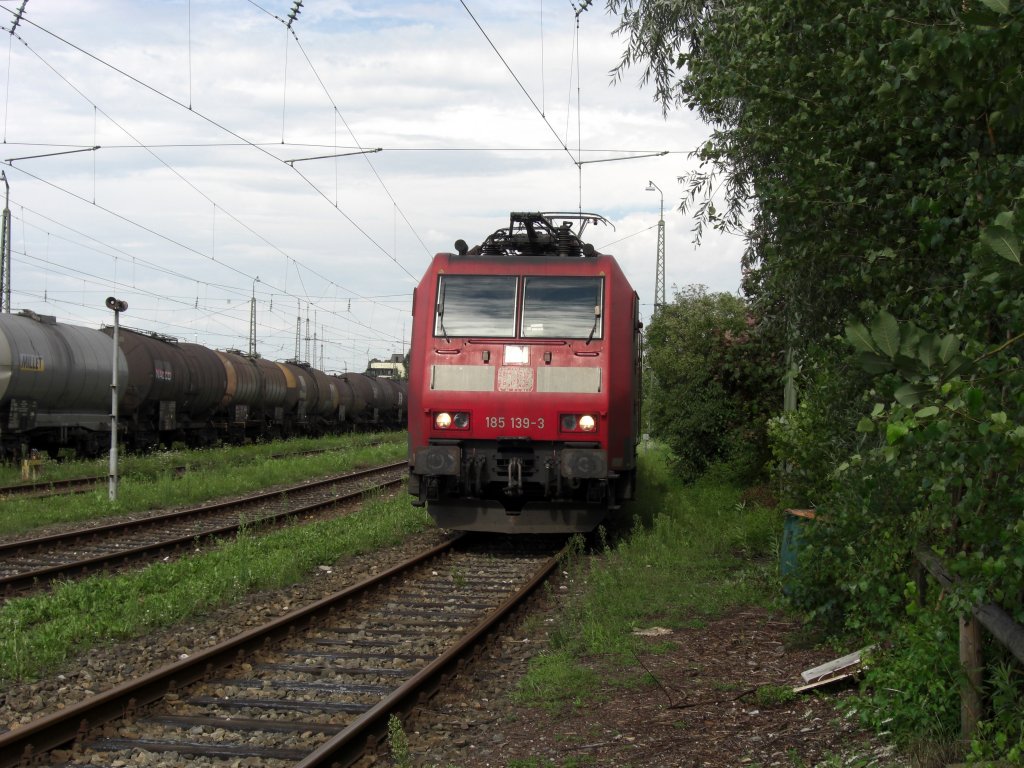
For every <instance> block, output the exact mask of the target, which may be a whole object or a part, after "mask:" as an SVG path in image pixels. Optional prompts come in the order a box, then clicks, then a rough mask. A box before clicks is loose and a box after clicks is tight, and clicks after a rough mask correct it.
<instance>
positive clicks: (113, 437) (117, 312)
mask: <svg viewBox="0 0 1024 768" xmlns="http://www.w3.org/2000/svg"><path fill="white" fill-rule="evenodd" d="M107 309H112V310H113V311H114V365H113V371H114V372H113V375H112V378H111V384H110V492H109V493H110V500H111V501H117V373H118V369H119V368H120V367H121V366H120V365H119V364H118V363H119V362H120V361H119V360H118V352H120V348H119V346H118V338H117V337H118V330H119V328H120V325H121V322H120V319H121V313H122V312H124V311H125V310H126V309H128V302H127V301H121V300H120V299H115V298H114V297H113V296H109V297H107Z"/></svg>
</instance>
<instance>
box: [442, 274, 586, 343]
mask: <svg viewBox="0 0 1024 768" xmlns="http://www.w3.org/2000/svg"><path fill="white" fill-rule="evenodd" d="M603 287H604V281H603V280H602V279H601V278H600V277H555V276H546V275H545V276H542V275H534V276H528V277H524V278H523V307H522V322H521V324H520V325H519V328H520V332H519V335H520V337H521V338H528V339H600V338H602V322H601V319H602V314H603V312H602V303H603V297H602V291H603ZM518 288H519V278H518V277H517V276H515V275H441V276H440V278H439V281H438V290H437V308H436V309H437V311H436V314H435V316H434V335H435V336H444V337H445V338H450V337H452V336H477V337H485V338H515V337H516V329H517V323H516V319H517V318H516V299H517V290H518Z"/></svg>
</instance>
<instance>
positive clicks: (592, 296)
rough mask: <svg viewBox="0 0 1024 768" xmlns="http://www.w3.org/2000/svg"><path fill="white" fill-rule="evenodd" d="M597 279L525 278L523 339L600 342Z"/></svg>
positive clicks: (600, 307)
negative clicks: (564, 339) (565, 339)
mask: <svg viewBox="0 0 1024 768" xmlns="http://www.w3.org/2000/svg"><path fill="white" fill-rule="evenodd" d="M603 282H604V281H603V280H602V278H600V277H541V276H535V277H527V278H525V281H524V286H523V326H522V327H523V330H522V335H523V337H524V338H535V339H537V338H539V339H543V338H569V339H600V338H601V331H602V326H603V322H602V316H603V314H604V312H603V309H604V307H603V301H602V293H603V290H602V289H603Z"/></svg>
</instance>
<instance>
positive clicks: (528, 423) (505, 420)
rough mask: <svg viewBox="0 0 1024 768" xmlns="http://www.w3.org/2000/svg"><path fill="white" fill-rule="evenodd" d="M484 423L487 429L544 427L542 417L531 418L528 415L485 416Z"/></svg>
mask: <svg viewBox="0 0 1024 768" xmlns="http://www.w3.org/2000/svg"><path fill="white" fill-rule="evenodd" d="M484 424H485V425H486V426H487V428H488V429H505V428H506V427H507V428H509V429H517V430H523V429H544V417H543V416H538V417H537V418H535V419H531V418H530V417H529V416H485V417H484Z"/></svg>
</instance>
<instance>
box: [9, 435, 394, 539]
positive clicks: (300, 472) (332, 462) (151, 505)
mask: <svg viewBox="0 0 1024 768" xmlns="http://www.w3.org/2000/svg"><path fill="white" fill-rule="evenodd" d="M315 448H329V449H331V450H329V451H328V452H327V453H322V454H316V455H313V456H296V457H293V458H273V454H275V453H285V452H298V451H302V450H307V449H315ZM406 453H407V445H406V437H405V433H404V432H396V433H389V434H384V435H373V434H358V435H344V436H340V437H331V438H322V439H318V440H289V441H284V442H282V441H278V442H274V443H265V444H260V445H249V446H232V447H226V448H218V449H208V450H203V451H164V452H159V453H154V454H148V455H144V456H128V457H126V458H125V460H124V461H123V462H121V463H120V464H119V468H120V471H121V473H122V474H123V477H122V479H121V482H120V484H119V488H118V498H117V501H116V502H114V503H111V501H110V499H109V498H108V490H107V485H106V484H105V483H101V484H100V485H98V486H97V487H96V489H95V490H93V491H89V492H88V493H81V494H75V495H74V496H65V497H59V498H58V500H56V501H55V500H54V499H53V498H50V499H19V498H16V497H15V498H12V499H7V500H5V501H4V503H3V514H2V515H0V535H12V534H20V533H24V532H26V531H30V530H32V529H33V528H37V527H39V526H43V525H50V524H53V523H69V522H82V521H86V520H91V519H94V518H97V517H105V516H107V515H119V514H126V513H131V512H139V511H143V510H149V509H163V508H171V507H178V506H188V505H192V504H199V503H202V502H204V501H208V500H210V499H212V498H217V497H221V496H239V495H244V494H247V493H253V492H255V491H258V490H260V489H262V488H267V487H269V486H273V485H279V484H287V483H294V482H298V481H301V480H303V479H305V478H309V477H318V476H323V475H330V474H335V473H338V472H346V471H349V470H353V469H358V468H360V467H367V466H371V465H373V464H381V463H384V462H387V461H399V460H401V459H404V458H405V456H406ZM180 466H189V467H191V468H190V469H189V470H188V471H186V472H185V473H184V474H183V475H181V476H180V477H178V476H177V474H176V472H175V468H177V467H180ZM4 469H5V471H6V472H8V473H10V472H13V470H12V469H11V468H10V467H5V468H4ZM106 472H107V466H106V463H105V462H97V461H91V462H77V461H76V462H61V463H51V464H47V465H46V467H45V469H44V479H50V480H56V479H59V478H60V477H85V476H93V475H104V474H106ZM2 482H8V481H2ZM9 482H15V481H14V480H9Z"/></svg>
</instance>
